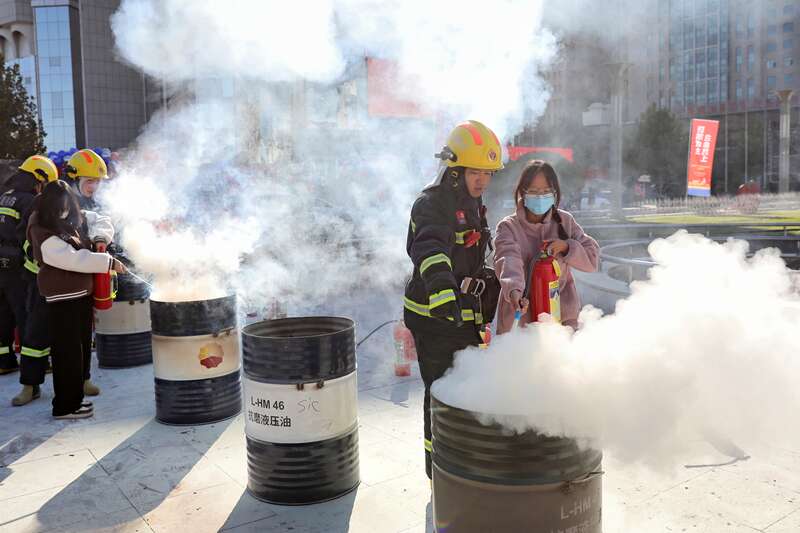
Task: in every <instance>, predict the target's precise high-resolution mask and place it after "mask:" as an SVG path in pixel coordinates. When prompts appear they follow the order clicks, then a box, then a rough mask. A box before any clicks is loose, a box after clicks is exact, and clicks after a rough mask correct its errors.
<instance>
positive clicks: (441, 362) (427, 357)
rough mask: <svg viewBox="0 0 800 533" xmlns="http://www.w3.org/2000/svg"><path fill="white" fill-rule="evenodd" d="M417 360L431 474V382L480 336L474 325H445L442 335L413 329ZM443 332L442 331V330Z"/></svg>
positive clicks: (478, 340) (427, 466) (427, 471)
mask: <svg viewBox="0 0 800 533" xmlns="http://www.w3.org/2000/svg"><path fill="white" fill-rule="evenodd" d="M411 332H412V333H413V335H414V343H415V344H416V347H417V359H418V361H419V371H420V374H421V375H422V381H423V383H425V404H424V410H425V412H424V418H425V472H426V473H427V474H428V478H430V477H431V411H430V408H431V385H432V384H433V382H434V381H436V380H437V379H439V378H440V377H442V376H443V375H444V373H445V371H446V370H447V369H448V368H450V367H451V366H452V365H453V356H454V355H455V353H456V352H457V351H459V350H463V349H464V348H466V347H467V346H477V345H478V344H480V336H479V335H478V332H477V330H476V328H475V327H474V326H471V325H467V326H464V327H461V328H453V327H445V328H443V333H442V334H437V333H434V332H431V331H419V330H417V331H414V330H413V329H412V330H411ZM445 332H446V333H445Z"/></svg>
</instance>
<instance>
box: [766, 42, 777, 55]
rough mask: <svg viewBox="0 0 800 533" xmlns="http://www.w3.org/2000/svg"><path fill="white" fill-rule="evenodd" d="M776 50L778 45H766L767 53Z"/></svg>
mask: <svg viewBox="0 0 800 533" xmlns="http://www.w3.org/2000/svg"><path fill="white" fill-rule="evenodd" d="M777 49H778V43H767V53H769V52H774V51H776V50H777Z"/></svg>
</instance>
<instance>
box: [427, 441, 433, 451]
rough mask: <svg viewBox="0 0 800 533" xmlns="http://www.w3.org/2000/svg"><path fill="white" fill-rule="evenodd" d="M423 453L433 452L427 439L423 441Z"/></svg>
mask: <svg viewBox="0 0 800 533" xmlns="http://www.w3.org/2000/svg"><path fill="white" fill-rule="evenodd" d="M425 451H426V452H430V451H433V443H431V441H429V440H428V439H425Z"/></svg>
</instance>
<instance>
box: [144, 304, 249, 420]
mask: <svg viewBox="0 0 800 533" xmlns="http://www.w3.org/2000/svg"><path fill="white" fill-rule="evenodd" d="M150 314H151V321H152V330H153V332H152V337H153V372H154V374H155V392H156V420H158V421H159V422H162V423H164V424H176V425H195V424H208V423H212V422H218V421H220V420H224V419H226V418H230V417H232V416H235V415H237V414H238V413H239V412H240V411H241V408H242V396H241V381H240V378H239V369H240V367H241V356H240V345H239V329H238V326H237V314H236V296H235V295H231V296H225V297H222V298H215V299H212V300H197V301H188V302H160V301H155V300H151V301H150Z"/></svg>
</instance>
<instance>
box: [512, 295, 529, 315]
mask: <svg viewBox="0 0 800 533" xmlns="http://www.w3.org/2000/svg"><path fill="white" fill-rule="evenodd" d="M508 296H509V298H510V299H511V305H513V306H514V311H519V312H520V313H522V314H523V315H524V314H525V313H527V312H528V304H529V303H530V302H528V299H527V298H523V297H522V291H521V290H519V289H514V290H513V291H511V293H510V294H509V295H508Z"/></svg>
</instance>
